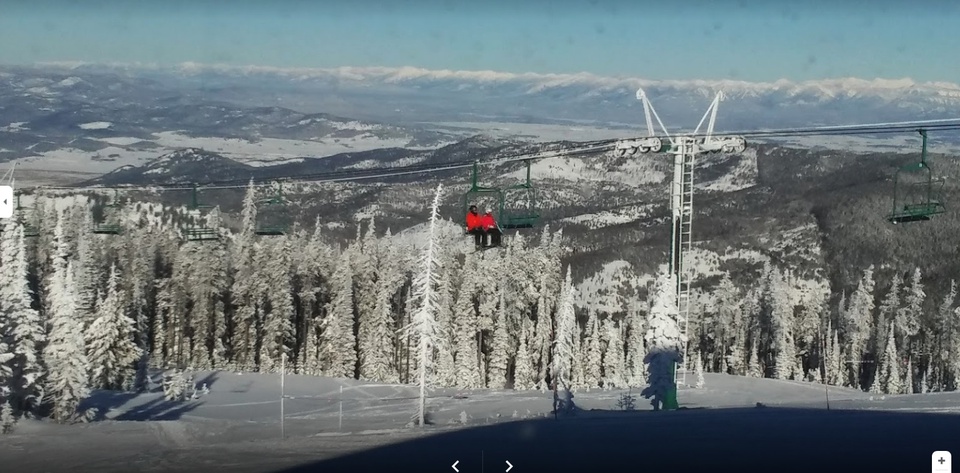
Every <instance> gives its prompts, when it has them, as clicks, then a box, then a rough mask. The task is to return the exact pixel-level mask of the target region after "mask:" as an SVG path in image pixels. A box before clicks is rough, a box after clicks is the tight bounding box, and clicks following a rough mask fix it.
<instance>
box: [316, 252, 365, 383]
mask: <svg viewBox="0 0 960 473" xmlns="http://www.w3.org/2000/svg"><path fill="white" fill-rule="evenodd" d="M350 257H351V252H349V251H346V252H344V253H343V255H342V256H341V257H340V261H339V263H337V269H336V271H334V273H333V279H332V281H330V283H331V286H332V290H333V300H332V301H331V302H330V304H329V308H328V309H327V316H326V318H324V319H323V322H322V330H323V331H322V332H321V338H320V352H321V360H322V361H321V363H322V366H323V373H324V375H326V376H332V377H337V378H353V377H354V374H355V371H356V363H357V351H356V338H355V336H354V333H353V322H354V312H353V307H354V306H353V270H352V268H351V267H350Z"/></svg>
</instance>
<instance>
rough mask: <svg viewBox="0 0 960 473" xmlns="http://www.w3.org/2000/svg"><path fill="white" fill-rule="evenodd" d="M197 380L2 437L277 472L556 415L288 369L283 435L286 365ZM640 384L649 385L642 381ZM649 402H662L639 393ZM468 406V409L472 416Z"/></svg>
mask: <svg viewBox="0 0 960 473" xmlns="http://www.w3.org/2000/svg"><path fill="white" fill-rule="evenodd" d="M704 376H705V380H706V384H705V386H704V387H703V388H701V389H692V388H689V387H686V386H684V387H681V389H680V392H679V396H678V397H679V400H680V404H681V406H683V407H687V408H691V409H696V408H707V409H706V410H694V411H690V415H707V414H704V413H707V412H710V411H711V410H716V409H726V408H747V407H755V406H756V405H757V403H762V404H763V405H764V406H768V407H799V408H808V409H825V408H826V399H825V394H826V393H825V389H824V386H823V385H820V384H813V383H807V382H798V381H780V380H773V379H756V378H745V377H738V376H729V375H721V374H714V373H706V374H705V375H704ZM194 381H195V382H196V383H197V386H198V388H199V387H200V386H201V385H202V384H203V383H206V384H207V386H208V387H209V389H210V392H209V393H208V394H206V395H202V396H201V397H199V398H198V399H195V400H188V401H185V402H183V403H173V402H167V401H164V400H163V399H162V397H163V395H162V393H161V392H157V391H154V392H150V393H146V394H130V393H118V392H104V391H98V392H95V393H94V394H93V396H92V397H91V398H90V399H89V400H88V402H86V403H85V404H84V405H83V406H82V407H83V408H88V407H97V408H99V409H101V411H102V415H103V418H101V419H99V420H97V421H94V422H92V423H89V424H77V425H56V424H52V423H49V422H38V421H21V423H20V424H19V425H18V427H17V430H15V431H14V432H13V433H12V434H10V435H7V436H4V437H3V442H0V459H8V460H11V461H16V464H17V466H18V467H19V469H18V470H17V471H99V472H120V471H161V470H163V471H172V470H171V469H172V468H178V470H177V471H194V470H192V469H190V467H191V466H194V467H197V466H199V465H202V464H210V463H211V462H215V463H216V465H217V468H218V469H221V470H218V471H227V470H229V471H250V472H253V471H263V472H268V471H278V470H280V469H281V468H282V467H288V466H294V465H297V464H303V463H307V462H312V461H317V460H323V459H329V458H333V457H336V456H339V455H343V454H345V453H348V452H353V451H359V450H364V449H368V448H373V447H376V446H379V445H383V444H392V443H396V442H400V441H404V440H410V439H414V438H418V437H420V436H422V435H424V434H431V433H440V432H445V431H450V430H451V429H460V428H463V427H478V426H483V425H488V424H495V423H501V422H509V421H512V420H522V419H537V418H544V417H549V411H550V410H551V408H552V393H550V392H538V391H512V390H502V391H501V390H486V389H483V390H467V391H461V390H456V389H431V390H429V392H428V400H427V406H428V410H429V411H430V412H431V413H432V418H433V425H430V426H428V427H426V428H425V429H423V430H420V429H410V428H406V427H405V425H406V423H407V422H408V421H409V419H410V416H411V415H412V413H413V412H415V409H416V402H417V397H418V391H417V388H416V387H415V386H406V385H388V384H375V383H366V382H362V381H356V380H346V379H330V378H321V377H311V376H301V375H287V376H286V377H285V380H284V400H283V408H284V414H285V415H284V431H285V435H286V437H287V438H286V440H281V439H280V399H281V390H280V375H279V374H251V373H233V372H200V373H196V377H195V379H194ZM692 381H693V380H691V382H692ZM341 388H342V395H341ZM629 392H632V395H633V396H637V397H639V396H638V392H639V391H638V390H637V389H632V390H631V391H629ZM625 393H628V391H627V390H610V391H603V390H595V391H591V392H583V391H581V392H576V393H575V395H576V398H575V399H576V403H577V406H578V407H579V408H580V409H583V411H581V412H579V413H578V418H577V419H578V420H577V421H584V422H587V421H589V419H593V418H610V417H615V416H619V415H625V414H626V413H623V412H619V411H618V410H617V408H616V407H615V406H616V402H617V399H618V398H619V396H620V395H621V394H625ZM829 399H830V405H831V408H832V409H853V410H909V411H926V412H935V413H941V414H942V413H960V393H938V394H915V395H903V396H883V397H873V396H872V395H870V394H868V393H863V392H859V391H856V390H852V389H847V388H839V387H830V388H829ZM341 407H342V412H343V415H342V419H341V417H340V414H339V413H340V412H341ZM637 409H638V410H641V411H648V410H650V409H651V408H650V406H649V405H648V404H646V403H645V402H644V401H643V400H642V399H639V400H638V401H637ZM461 413H465V414H466V418H467V422H466V425H465V426H464V425H462V424H461V421H460V419H461ZM698 413H700V414H698ZM341 421H342V427H341ZM451 463H452V462H451ZM54 468H58V469H56V470H54ZM79 468H82V469H79Z"/></svg>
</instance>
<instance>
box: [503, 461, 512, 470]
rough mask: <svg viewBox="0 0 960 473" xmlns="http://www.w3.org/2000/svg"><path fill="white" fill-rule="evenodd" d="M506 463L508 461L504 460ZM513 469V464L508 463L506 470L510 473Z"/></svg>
mask: <svg viewBox="0 0 960 473" xmlns="http://www.w3.org/2000/svg"><path fill="white" fill-rule="evenodd" d="M504 461H506V460H504ZM512 469H513V464H511V463H510V462H509V461H508V462H507V470H506V471H510V470H512Z"/></svg>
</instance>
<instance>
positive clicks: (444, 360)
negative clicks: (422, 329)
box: [386, 251, 457, 386]
mask: <svg viewBox="0 0 960 473" xmlns="http://www.w3.org/2000/svg"><path fill="white" fill-rule="evenodd" d="M450 255H451V252H449V251H444V252H442V253H441V256H440V257H439V260H440V264H439V267H440V273H441V275H442V276H440V277H439V280H440V282H439V285H438V286H437V291H438V292H439V295H438V297H437V300H438V301H439V305H438V306H437V326H438V327H439V330H440V332H439V334H438V335H437V340H436V348H437V349H436V353H435V354H436V357H437V362H436V382H437V383H438V384H439V385H441V386H456V384H457V365H456V363H455V360H454V354H455V352H456V335H455V334H454V327H455V326H454V322H453V282H452V280H453V274H454V272H455V271H454V270H453V265H454V261H453V259H452V258H451V256H450ZM398 280H400V278H398ZM386 355H389V353H386ZM388 361H389V359H388Z"/></svg>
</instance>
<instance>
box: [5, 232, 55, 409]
mask: <svg viewBox="0 0 960 473" xmlns="http://www.w3.org/2000/svg"><path fill="white" fill-rule="evenodd" d="M2 238H3V239H2V249H0V263H2V265H3V266H2V271H0V320H2V319H4V318H5V319H6V320H7V327H8V330H9V337H10V347H9V348H10V350H12V353H13V354H14V357H13V359H12V360H10V368H11V373H10V381H9V385H10V389H11V392H10V405H11V408H12V410H13V411H14V412H24V411H31V410H34V409H35V408H36V407H37V404H38V403H39V402H40V401H41V400H42V398H43V387H42V385H41V383H40V380H41V377H42V376H43V375H44V368H43V365H42V364H41V360H40V350H41V347H42V346H43V344H44V342H45V341H46V330H45V327H44V323H43V319H41V317H40V312H39V311H37V310H36V309H34V308H33V307H32V306H31V304H32V301H33V294H32V291H31V290H30V285H29V279H28V278H29V272H30V267H29V262H28V260H27V246H26V241H25V239H24V228H23V226H22V225H14V224H8V225H7V226H6V228H4V230H3V234H2ZM3 326H4V323H3V322H0V330H2V328H3ZM2 338H3V337H2V336H0V339H2ZM0 384H2V383H0Z"/></svg>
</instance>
